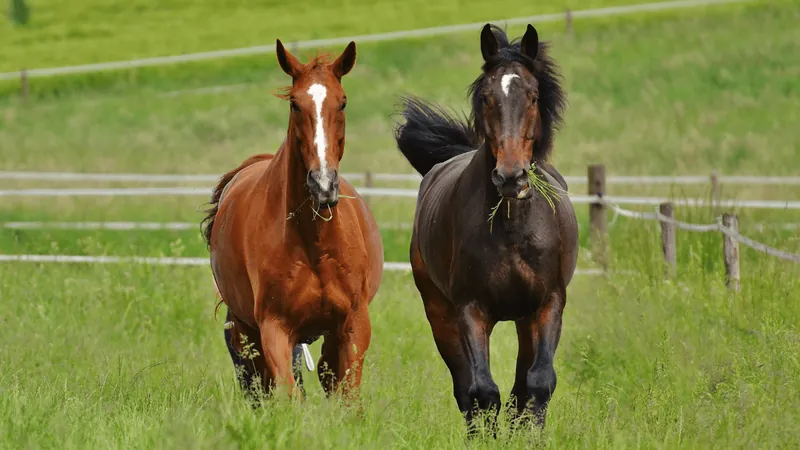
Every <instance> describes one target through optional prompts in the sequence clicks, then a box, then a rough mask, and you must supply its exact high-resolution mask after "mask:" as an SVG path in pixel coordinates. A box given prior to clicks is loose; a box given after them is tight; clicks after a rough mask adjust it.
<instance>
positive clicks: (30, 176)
mask: <svg viewBox="0 0 800 450" xmlns="http://www.w3.org/2000/svg"><path fill="white" fill-rule="evenodd" d="M221 176H222V175H221V174H217V175H213V174H147V173H77V172H20V171H0V180H16V181H91V182H143V183H194V182H198V183H200V182H202V183H216V182H217V181H219V179H220V177H221ZM342 177H344V178H345V179H347V180H352V181H356V180H358V181H364V179H365V178H366V174H364V173H343V174H342ZM372 179H373V180H375V181H417V182H418V181H420V180H421V179H422V177H421V176H419V175H418V174H415V173H375V174H372Z"/></svg>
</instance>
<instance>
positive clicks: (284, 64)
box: [275, 39, 303, 78]
mask: <svg viewBox="0 0 800 450" xmlns="http://www.w3.org/2000/svg"><path fill="white" fill-rule="evenodd" d="M275 53H276V54H277V55H278V64H280V65H281V69H283V71H284V72H286V75H289V76H290V77H292V78H296V77H297V76H298V75H300V69H301V68H302V67H303V65H302V64H300V61H298V60H297V58H295V57H294V55H292V54H291V53H289V51H288V50H286V48H284V46H283V43H282V42H281V40H280V39H276V40H275Z"/></svg>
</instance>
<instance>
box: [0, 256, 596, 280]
mask: <svg viewBox="0 0 800 450" xmlns="http://www.w3.org/2000/svg"><path fill="white" fill-rule="evenodd" d="M0 262H30V263H65V264H68V263H82V264H145V265H154V266H206V267H210V263H209V259H208V258H175V257H144V256H84V255H0ZM383 270H386V271H392V272H395V271H398V272H399V271H409V270H411V264H409V263H407V262H384V263H383ZM603 273H604V272H603V271H602V270H600V269H576V270H575V275H602V274H603Z"/></svg>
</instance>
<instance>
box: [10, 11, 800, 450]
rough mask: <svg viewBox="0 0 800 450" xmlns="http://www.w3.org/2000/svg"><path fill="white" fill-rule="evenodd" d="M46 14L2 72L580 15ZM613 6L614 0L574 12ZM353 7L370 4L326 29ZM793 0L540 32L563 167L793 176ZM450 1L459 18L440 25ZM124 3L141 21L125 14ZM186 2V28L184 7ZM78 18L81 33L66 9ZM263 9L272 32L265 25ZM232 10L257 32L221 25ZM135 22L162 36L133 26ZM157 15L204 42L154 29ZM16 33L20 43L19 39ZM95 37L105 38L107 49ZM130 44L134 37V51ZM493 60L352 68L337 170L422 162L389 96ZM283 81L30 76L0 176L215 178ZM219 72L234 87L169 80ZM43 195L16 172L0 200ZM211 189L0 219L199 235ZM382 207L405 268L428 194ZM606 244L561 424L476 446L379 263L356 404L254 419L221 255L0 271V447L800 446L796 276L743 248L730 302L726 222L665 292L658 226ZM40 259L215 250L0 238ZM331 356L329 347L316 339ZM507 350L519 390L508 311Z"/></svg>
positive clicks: (691, 244) (272, 138)
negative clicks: (556, 77) (558, 97)
mask: <svg viewBox="0 0 800 450" xmlns="http://www.w3.org/2000/svg"><path fill="white" fill-rule="evenodd" d="M45 3H46V2H45ZM45 3H41V2H32V7H33V17H34V18H35V19H34V20H35V22H34V24H33V25H32V26H31V27H30V29H26V30H18V29H13V30H12V29H8V28H0V39H6V41H7V42H13V43H15V44H19V43H22V45H21V46H20V45H12V46H11V47H8V46H6V47H3V48H2V49H1V50H0V61H2V62H0V70H2V69H1V68H2V67H5V65H9V67H11V66H12V65H14V64H18V62H19V61H20V60H21V58H28V57H30V58H31V60H35V61H36V63H37V64H41V65H52V64H62V63H63V64H66V63H83V62H93V61H97V60H105V59H124V58H123V56H124V57H135V56H153V55H155V54H164V53H172V52H176V51H197V50H207V49H209V46H208V42H214V44H215V45H219V46H220V48H223V47H230V46H238V45H250V44H253V43H263V42H268V41H270V40H271V39H273V37H274V34H276V33H284V32H286V33H288V32H290V31H292V30H294V32H295V33H296V34H295V35H293V37H296V38H304V37H326V36H331V35H338V34H352V33H360V32H372V31H386V30H390V29H405V28H412V27H417V26H429V25H439V24H442V23H445V21H446V23H458V22H464V21H473V20H481V19H483V18H486V17H487V16H488V17H503V16H515V15H521V14H535V13H539V12H547V11H558V10H560V9H561V8H562V7H563V6H564V5H566V4H567V3H565V2H556V3H550V4H548V6H547V7H537V9H536V10H531V9H530V8H531V6H530V5H525V8H528V9H523V8H518V7H517V6H518V5H522V4H521V3H520V2H517V1H510V0H509V1H505V2H495V3H491V4H479V3H475V4H474V5H473V4H472V3H470V4H469V6H470V7H468V8H467V7H464V6H465V5H466V3H465V2H455V1H454V0H448V2H445V3H441V6H438V5H439V4H434V3H432V2H428V3H422V2H418V1H413V2H406V3H403V4H402V5H400V4H399V3H398V4H396V5H395V6H394V8H395V9H386V8H375V9H369V8H365V7H364V5H365V4H366V2H341V1H339V2H333V1H326V2H321V3H319V8H318V9H317V10H315V12H314V14H318V15H312V16H313V17H315V18H314V19H313V20H316V22H308V24H309V25H312V24H313V25H315V26H314V27H311V26H309V27H308V28H307V29H306V28H296V24H297V23H298V21H299V19H298V18H297V17H293V16H292V17H286V20H274V19H272V18H270V19H267V18H265V17H267V13H266V12H265V11H271V12H270V13H269V15H274V14H277V13H276V11H282V10H281V8H284V7H282V6H280V5H277V6H276V5H272V4H271V5H270V6H269V7H264V9H263V10H258V11H255V12H252V14H249V15H248V17H243V13H242V12H239V13H237V14H231V15H230V16H228V15H225V16H224V17H223V18H220V17H221V16H222V15H221V14H217V11H216V9H212V6H211V5H210V4H205V3H202V4H197V3H191V4H190V3H178V2H169V6H170V8H169V9H168V8H164V10H163V11H160V10H157V9H154V7H153V5H155V3H152V2H150V1H139V2H134V3H130V4H129V6H128V7H126V8H129V9H130V11H127V10H126V11H125V14H116V13H115V12H117V11H119V10H118V9H111V6H109V4H110V3H104V2H99V1H97V0H96V1H93V2H91V3H90V2H88V1H87V0H84V1H82V2H81V3H80V5H79V6H78V7H74V6H69V11H67V8H68V6H67V4H61V3H57V2H50V3H52V4H51V5H47V6H46V5H45ZM369 4H370V5H371V4H372V3H369ZM607 4H615V2H614V1H606V0H591V1H583V0H582V1H581V2H580V4H575V3H570V5H569V6H571V7H573V8H578V7H588V6H598V5H607ZM336 5H344V7H345V8H351V9H352V10H353V11H358V13H357V14H356V13H354V14H352V15H342V16H341V17H339V16H337V17H338V18H337V19H336V20H337V21H338V22H335V23H334V22H327V21H323V19H326V18H328V17H333V14H331V13H330V11H331V9H332V8H333V6H336ZM798 5H800V3H798V2H797V1H796V0H791V1H784V0H779V1H776V2H770V3H769V4H758V5H746V6H743V5H738V6H725V7H715V8H708V9H703V10H702V13H700V11H701V10H693V11H686V12H681V13H670V14H659V15H655V16H635V17H626V18H614V19H607V20H599V21H598V20H594V21H576V34H575V35H574V36H573V37H568V36H564V35H563V33H562V28H561V27H562V25H560V24H558V25H556V24H552V25H543V26H541V27H537V28H539V30H540V35H541V36H543V37H544V38H547V39H552V40H553V41H554V54H555V55H556V58H557V59H558V61H559V62H560V63H561V66H562V67H563V69H564V72H565V76H566V87H567V90H568V93H569V98H570V109H569V110H568V111H569V112H568V116H567V121H566V126H565V128H564V130H563V131H562V132H561V133H560V134H559V137H558V140H557V147H556V151H555V155H554V162H555V164H556V166H557V167H558V168H559V169H560V170H561V171H562V172H563V173H565V174H570V175H581V174H584V173H585V171H586V165H587V164H590V163H598V162H601V163H605V164H606V165H607V167H608V170H609V173H610V174H659V175H660V174H698V173H699V174H707V173H710V171H711V170H712V169H719V170H721V171H722V172H723V173H729V174H733V173H740V174H751V175H797V169H796V168H797V166H798V163H800V153H798V150H797V144H796V143H797V142H798V139H800V131H799V130H798V128H797V127H796V123H797V121H798V118H799V117H798V109H797V107H796V104H797V103H798V100H800V99H798V93H799V92H800V82H798V79H800V77H798V75H800V31H798V28H797V27H796V23H797V21H798V18H800V8H798V7H797V6H798ZM223 6H224V5H223ZM223 6H215V7H214V8H222V7H223ZM439 7H442V8H448V9H447V11H453V13H452V14H448V15H447V17H446V19H443V18H442V16H443V14H441V13H437V10H436V8H439ZM47 8H49V9H47ZM115 8H116V7H115ZM270 8H272V9H270ZM326 8H328V9H326ZM512 10H513V12H511V11H512ZM134 11H137V12H136V14H140V15H141V17H142V21H146V22H147V23H149V24H151V25H150V28H148V27H146V26H144V25H142V24H133V23H132V22H131V23H123V21H124V19H123V18H124V17H131V15H132V14H134ZM176 11H177V12H179V13H180V14H181V15H182V16H185V17H190V18H192V20H188V19H187V21H185V22H181V21H178V20H176V18H177V17H179V15H178V13H176ZM411 12H413V13H414V14H411ZM423 12H425V13H423ZM381 14H383V15H381ZM59 15H61V16H59ZM62 16H63V17H67V18H69V17H80V20H81V21H82V22H81V23H78V22H77V20H78V19H75V21H73V22H69V23H70V25H69V26H64V25H59V24H60V23H62V22H63V20H62V18H61V17H62ZM364 17H369V18H370V20H364ZM212 23H213V24H214V26H212ZM263 23H270V24H272V23H276V24H277V25H274V26H275V27H276V28H274V29H272V28H269V29H265V28H264V27H263V26H262V24H263ZM201 25H202V26H201ZM234 25H235V26H236V27H240V28H241V33H238V34H236V33H227V34H225V33H223V32H224V31H225V30H226V29H228V30H229V29H230V28H231V27H233V26H234ZM3 26H6V25H3ZM271 26H272V25H271ZM226 27H227V28H226ZM259 27H260V28H259ZM143 29H150V31H151V33H150V34H146V35H145V36H144V38H142V39H141V41H140V42H133V40H135V37H136V35H137V33H139V32H140V31H137V30H143ZM164 30H178V31H176V33H178V34H179V35H181V36H186V35H188V34H191V33H188V32H187V30H199V31H198V33H200V34H198V35H197V36H196V39H195V38H192V39H191V40H169V39H166V40H165V39H163V33H164ZM323 31H324V33H323ZM511 31H512V33H518V32H519V29H518V28H512V30H511ZM316 32H319V33H320V35H319V36H318V35H316V34H311V33H316ZM6 33H8V34H6ZM19 33H22V34H24V35H25V36H28V37H26V38H25V39H27V40H22V41H19V40H16V39H22V38H20V37H19V36H21V35H22V34H19ZM81 33H84V34H81ZM103 33H105V34H103ZM159 33H161V34H159ZM303 33H306V34H303ZM223 34H225V37H224V38H223V36H222V35H223ZM12 35H13V36H14V37H12V38H10V39H11V40H10V41H9V40H7V36H12ZM158 36H161V37H162V39H161V41H160V42H159V40H158ZM48 39H51V41H48ZM53 39H55V41H52V40H53ZM100 41H102V42H106V43H109V42H113V43H114V46H116V52H115V53H111V52H112V51H114V50H115V49H114V48H111V45H110V44H109V45H106V46H105V47H104V46H100V45H98V44H97V43H98V42H100ZM48 42H50V43H51V44H52V46H50V47H48ZM202 44H205V45H202ZM67 48H69V49H73V50H74V52H67V51H63V50H64V49H67ZM25 49H27V50H25ZM120 49H123V50H124V51H125V52H130V53H129V54H124V55H123V56H120V53H119V52H120V51H123V50H120ZM337 50H339V49H337ZM479 55H480V52H479V48H478V44H477V32H476V33H474V34H469V33H467V34H463V35H452V36H447V37H440V38H436V39H415V40H406V41H398V42H385V43H381V44H365V45H360V46H359V62H358V65H357V66H356V69H355V70H354V71H353V73H352V75H348V77H347V78H346V79H345V89H347V92H348V97H349V99H350V103H349V106H348V116H349V117H348V141H347V142H348V147H347V151H346V154H345V158H344V161H343V165H342V166H343V170H344V171H348V172H349V171H361V170H373V171H380V172H396V171H410V168H408V165H407V163H405V162H404V161H403V160H402V159H401V157H400V156H399V154H398V152H397V151H396V150H394V143H393V142H392V138H391V126H392V123H393V122H392V121H393V118H392V117H391V113H392V111H393V108H394V103H395V99H396V97H397V96H398V95H400V94H402V93H405V92H412V93H415V94H419V95H421V96H424V97H427V98H431V99H435V100H438V101H441V102H442V103H444V104H446V105H449V106H452V107H455V108H462V107H463V106H464V105H465V102H464V94H465V88H466V86H467V85H468V84H469V83H470V82H471V81H472V80H473V79H474V77H475V76H476V75H477V73H478V70H479V65H480V61H479V58H480V56H479ZM11 68H12V69H13V68H14V67H11ZM285 78H286V77H285V76H284V75H283V74H282V73H281V72H280V71H279V69H278V68H277V64H276V63H275V61H274V59H273V56H271V55H270V56H267V57H259V58H240V59H232V60H227V61H218V62H212V63H206V64H191V65H184V66H175V67H165V68H159V69H153V70H142V71H134V72H124V73H120V74H107V75H102V76H97V77H95V76H88V77H87V76H81V77H68V78H59V79H53V80H47V81H42V82H39V81H36V82H35V83H34V85H33V86H32V88H33V91H32V98H31V100H30V101H29V103H27V104H23V103H21V102H20V101H19V99H18V98H17V97H16V95H17V94H16V93H15V92H14V89H16V87H15V86H12V85H0V170H58V171H64V170H70V171H107V172H156V173H159V172H160V173H169V172H182V173H219V172H221V171H222V169H223V168H228V167H232V166H233V165H236V164H238V163H239V161H240V160H241V159H243V158H244V157H246V156H247V155H250V154H252V153H255V152H262V151H272V150H273V149H274V148H276V146H277V145H278V144H279V143H280V141H281V140H282V139H283V133H284V132H285V128H286V110H285V109H286V105H285V104H284V103H282V102H281V101H279V100H278V99H276V98H274V97H272V96H271V95H269V94H270V93H271V92H273V91H275V90H276V88H278V87H280V86H282V85H284V84H285V83H286V81H287V80H286V79H285ZM218 85H224V86H228V88H227V89H225V90H217V91H213V92H209V91H201V92H197V91H195V92H185V91H184V92H174V91H175V90H181V89H194V88H207V87H210V86H218ZM46 185H47V184H45V183H32V182H0V189H7V188H21V187H34V186H46ZM59 185H61V184H59ZM63 185H65V186H67V185H74V186H81V187H86V186H93V185H94V184H87V183H80V184H74V183H73V184H69V183H64V184H63ZM97 185H98V186H99V185H100V184H97ZM107 185H108V186H117V185H114V184H107ZM47 186H53V183H50V184H49V185H47ZM584 189H585V186H580V185H579V186H573V187H572V189H571V191H572V192H576V193H579V194H581V193H583V190H584ZM798 190H799V188H798V187H797V186H795V187H776V186H773V187H757V186H738V187H733V186H726V187H725V190H724V195H725V197H734V198H772V199H792V200H793V199H797V198H798V195H800V194H799V193H798ZM611 192H612V193H613V194H629V193H630V194H636V195H666V194H670V195H673V196H675V197H704V196H707V195H708V189H707V187H705V186H697V187H636V186H627V187H622V186H612V187H611ZM205 200H206V198H204V197H180V198H178V197H170V198H147V197H144V198H57V199H54V198H11V197H9V198H4V199H3V201H2V202H0V222H8V221H22V220H36V221H38V220H43V221H103V220H123V221H157V222H162V221H186V222H195V223H198V226H199V221H200V219H201V217H202V214H201V213H200V212H199V210H200V209H201V208H202V206H203V205H202V203H203V202H204V201H205ZM371 208H372V210H373V211H374V213H375V216H376V218H377V219H378V222H379V223H380V224H382V236H383V240H384V246H385V253H386V255H385V256H386V260H387V261H405V260H406V259H407V254H408V240H409V232H408V230H407V229H404V228H402V227H398V226H397V225H398V224H403V223H408V222H410V221H411V219H412V215H413V200H411V199H387V198H378V199H372V200H371ZM576 210H577V213H578V220H579V224H580V227H581V241H580V242H581V247H582V252H581V256H580V260H579V267H582V268H591V267H594V266H593V263H592V262H591V259H590V254H589V252H588V251H587V246H588V245H587V244H588V242H587V237H588V236H587V235H588V233H587V232H586V231H587V226H588V225H587V224H588V219H587V208H586V206H585V205H579V206H576ZM738 212H739V217H740V229H741V230H742V232H743V233H745V234H746V235H748V236H751V237H753V238H755V239H757V240H759V241H762V242H766V243H768V244H770V245H773V246H775V247H778V248H781V249H785V250H787V251H790V252H795V253H800V239H798V233H797V230H790V229H786V230H784V229H780V228H779V227H770V226H766V227H764V228H760V227H757V225H758V224H764V223H767V224H771V223H773V224H774V223H781V222H800V211H765V210H742V211H738ZM677 215H678V217H679V218H680V219H683V220H687V221H690V222H693V223H708V222H710V221H712V220H713V219H714V213H712V212H711V211H706V210H700V209H690V210H687V209H679V210H678V211H677ZM610 218H611V217H610ZM610 243H611V258H612V261H611V266H612V268H614V269H630V270H633V271H634V273H633V274H631V275H625V276H621V275H620V276H611V277H599V276H577V277H576V278H575V279H574V281H573V283H572V284H571V286H570V288H569V291H568V296H569V300H568V305H567V308H566V311H565V315H564V330H563V334H562V340H561V344H560V347H559V350H558V353H557V356H556V370H557V372H558V377H559V378H558V379H559V384H558V389H557V391H556V393H555V396H554V398H553V402H552V405H551V408H550V415H549V420H548V426H547V428H546V429H545V431H544V432H543V433H536V432H532V431H525V432H521V433H517V434H513V435H512V434H509V433H507V432H503V433H501V435H500V436H499V441H493V440H491V439H478V440H476V441H474V442H466V441H465V436H464V428H463V423H462V419H461V417H460V416H459V414H458V410H457V408H456V404H455V400H454V399H453V398H452V394H451V390H452V386H451V381H450V377H449V374H448V372H447V369H446V368H445V365H444V363H443V362H442V361H441V359H440V358H439V356H438V353H437V351H436V348H435V346H434V343H433V339H432V337H431V334H430V329H429V327H428V324H427V321H426V320H425V317H424V313H423V310H422V304H421V301H420V300H419V294H418V292H417V291H416V289H415V287H414V285H413V283H412V281H411V277H410V275H409V274H408V273H403V272H391V273H386V274H385V282H384V283H383V285H382V286H381V289H380V292H379V294H378V297H377V298H376V300H375V302H374V303H373V305H372V307H371V310H370V311H371V315H372V320H373V341H372V345H371V347H370V350H369V352H368V354H367V366H366V368H365V375H364V383H363V394H362V397H363V417H358V416H357V415H356V414H354V413H353V412H352V411H349V410H347V409H346V408H344V407H342V406H341V405H339V404H338V403H337V402H336V401H331V400H326V399H325V398H324V395H323V394H322V389H321V388H320V386H319V383H318V382H317V380H316V379H315V377H313V376H311V374H308V375H307V377H306V380H307V382H308V385H307V390H308V394H309V395H308V398H307V399H306V400H305V401H302V402H294V401H289V400H286V399H277V400H275V401H274V402H271V403H270V404H269V406H268V407H267V408H264V409H262V410H259V411H252V410H250V409H249V408H248V407H247V405H246V403H245V402H244V401H243V400H242V399H241V398H240V396H239V395H238V393H237V390H236V384H235V380H234V378H233V371H232V367H231V364H230V360H229V357H228V355H227V351H226V349H225V346H224V343H223V339H222V324H223V318H222V316H220V317H218V318H215V317H214V315H213V312H214V306H215V304H216V299H215V296H214V294H213V288H212V284H211V283H212V282H211V275H210V273H209V270H208V269H207V268H205V267H152V266H141V265H107V266H100V265H56V264H42V265H40V264H29V263H0V275H2V277H1V278H2V280H0V305H2V313H0V326H1V327H2V331H0V338H1V339H2V341H3V345H2V346H0V367H2V368H3V370H1V371H0V431H1V432H0V448H20V449H24V448H215V449H220V448H231V449H233V448H239V449H249V448H286V447H298V446H305V447H313V448H437V449H440V448H464V447H468V448H496V447H498V446H502V447H504V448H509V449H517V448H520V449H521V448H530V447H537V448H608V449H621V448H637V449H638V448H680V449H685V448H726V449H727V448H769V449H774V448H797V447H798V446H800V432H798V429H797V426H796V424H797V423H800V357H798V355H800V330H799V329H798V324H800V294H798V292H800V266H797V265H792V264H790V263H784V262H780V261H779V260H776V259H773V258H771V257H768V256H766V255H763V254H760V253H757V252H755V251H753V250H750V249H748V248H745V247H742V250H741V252H742V255H741V257H742V292H741V293H739V294H732V293H730V292H729V291H728V290H727V289H726V288H725V284H724V267H723V263H722V255H721V251H722V249H721V245H722V244H721V238H720V236H719V235H718V234H692V233H687V232H679V233H678V265H679V270H678V277H677V279H675V280H673V281H664V280H663V277H662V274H663V266H662V262H661V257H660V254H661V248H660V238H659V231H658V226H657V225H656V224H654V223H652V222H641V221H636V220H629V219H625V218H622V217H619V218H616V219H613V224H612V225H611V226H610ZM30 253H34V254H75V255H137V256H188V257H206V256H207V251H206V249H205V246H204V244H203V242H202V240H201V238H200V235H199V232H198V230H189V231H173V232H170V231H140V232H119V231H64V230H60V231H59V230H10V229H3V228H0V254H30ZM319 345H320V344H319V343H316V344H315V345H313V346H312V353H313V354H315V355H319ZM491 353H492V362H493V364H492V370H493V373H494V376H495V380H496V381H497V383H498V385H499V386H500V389H501V393H502V395H503V398H504V399H505V398H507V396H508V392H509V390H510V387H511V384H512V376H513V370H514V357H515V355H516V337H515V336H514V333H513V326H512V325H511V324H508V323H504V324H501V325H500V326H498V328H497V329H496V331H495V334H494V336H493V340H492V349H491ZM501 419H502V420H505V419H504V418H503V417H501Z"/></svg>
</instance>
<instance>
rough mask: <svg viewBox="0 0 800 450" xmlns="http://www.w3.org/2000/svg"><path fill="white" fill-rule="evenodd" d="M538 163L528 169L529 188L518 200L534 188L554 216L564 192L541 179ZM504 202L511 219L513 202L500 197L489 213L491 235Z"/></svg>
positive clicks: (523, 191)
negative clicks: (559, 193)
mask: <svg viewBox="0 0 800 450" xmlns="http://www.w3.org/2000/svg"><path fill="white" fill-rule="evenodd" d="M535 170H536V163H531V167H530V168H528V169H527V172H528V187H526V188H525V189H524V190H522V192H520V193H519V194H518V195H517V199H522V198H524V197H525V194H527V193H528V190H530V188H534V189H536V190H537V191H539V193H540V194H542V197H544V199H545V201H547V204H548V205H550V208H551V209H552V210H553V214H555V213H556V204H555V202H557V201H558V198H559V197H558V192H559V191H562V192H563V191H564V190H563V189H561V188H557V187H555V186H553V185H552V184H550V183H548V182H547V180H545V179H544V177H540V176H539V175H537V174H536V172H535ZM503 200H506V203H507V205H508V214H507V216H508V218H509V219H510V218H511V200H510V199H507V198H505V197H500V201H499V202H497V204H496V205H495V206H494V207H493V208H492V209H491V211H490V212H489V233H491V232H492V228H493V225H494V218H495V216H496V215H497V211H498V210H499V209H500V205H502V204H503Z"/></svg>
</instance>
